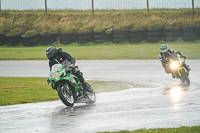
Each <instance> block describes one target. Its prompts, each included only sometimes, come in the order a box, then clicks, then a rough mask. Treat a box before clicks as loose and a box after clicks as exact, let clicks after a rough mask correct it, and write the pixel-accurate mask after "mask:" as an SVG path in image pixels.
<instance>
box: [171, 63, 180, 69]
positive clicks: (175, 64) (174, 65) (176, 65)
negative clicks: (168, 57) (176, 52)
mask: <svg viewBox="0 0 200 133" xmlns="http://www.w3.org/2000/svg"><path fill="white" fill-rule="evenodd" d="M178 67H179V65H178V63H171V68H172V69H177V68H178Z"/></svg>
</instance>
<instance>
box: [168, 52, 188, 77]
mask: <svg viewBox="0 0 200 133" xmlns="http://www.w3.org/2000/svg"><path fill="white" fill-rule="evenodd" d="M177 58H178V60H179V65H181V61H182V58H181V56H180V55H179V54H177ZM169 61H170V62H175V61H173V60H172V59H171V58H170V59H169ZM181 69H184V71H185V72H186V73H188V71H187V69H186V68H185V67H181V68H179V69H178V74H179V76H181V73H180V70H181ZM175 76H176V75H175Z"/></svg>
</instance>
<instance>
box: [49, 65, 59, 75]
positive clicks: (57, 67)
mask: <svg viewBox="0 0 200 133" xmlns="http://www.w3.org/2000/svg"><path fill="white" fill-rule="evenodd" d="M60 66H61V64H54V65H53V66H52V68H51V72H52V73H55V72H56V71H57V70H58V69H59V67H60Z"/></svg>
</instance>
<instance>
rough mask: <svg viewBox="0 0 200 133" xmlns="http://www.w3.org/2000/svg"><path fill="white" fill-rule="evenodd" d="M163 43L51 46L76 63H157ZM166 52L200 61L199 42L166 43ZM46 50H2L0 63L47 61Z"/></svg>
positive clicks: (7, 47) (15, 48)
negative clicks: (112, 61) (0, 61)
mask: <svg viewBox="0 0 200 133" xmlns="http://www.w3.org/2000/svg"><path fill="white" fill-rule="evenodd" d="M162 43H166V42H164V41H160V42H159V43H157V44H151V43H141V44H137V45H136V44H128V43H126V44H113V43H110V42H108V43H103V44H94V43H87V44H76V43H75V44H70V45H62V44H59V43H54V44H52V45H54V46H57V47H58V48H59V47H62V48H63V50H64V51H66V52H69V53H70V54H71V55H72V56H73V57H74V58H75V59H76V60H109V59H110V60H111V59H112V60H117V59H119V60H120V59H158V54H159V53H160V45H161V44H162ZM167 44H168V46H169V48H171V49H174V50H175V51H181V52H182V53H183V54H184V55H186V56H187V59H200V52H199V51H200V41H195V42H183V41H182V40H179V41H177V42H174V43H167ZM49 46H50V45H47V46H37V47H23V46H15V47H9V46H1V47H0V60H47V57H46V53H45V51H46V49H47V47H49Z"/></svg>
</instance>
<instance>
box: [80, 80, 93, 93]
mask: <svg viewBox="0 0 200 133" xmlns="http://www.w3.org/2000/svg"><path fill="white" fill-rule="evenodd" d="M82 86H83V89H85V90H86V91H88V92H92V89H91V87H90V86H89V85H88V83H87V82H86V81H85V80H84V81H83V83H82Z"/></svg>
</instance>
